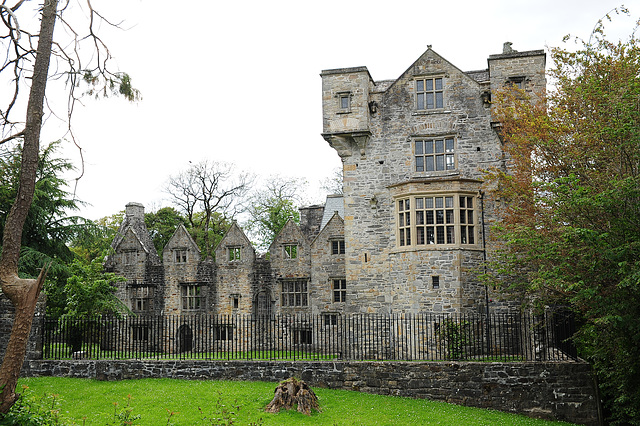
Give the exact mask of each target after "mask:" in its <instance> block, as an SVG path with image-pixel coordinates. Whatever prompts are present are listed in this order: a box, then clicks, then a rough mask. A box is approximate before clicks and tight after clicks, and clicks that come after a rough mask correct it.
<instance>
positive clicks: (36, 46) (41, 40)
mask: <svg viewBox="0 0 640 426" xmlns="http://www.w3.org/2000/svg"><path fill="white" fill-rule="evenodd" d="M12 3H13V5H10V4H9V3H8V2H7V1H3V2H2V4H0V17H1V18H2V25H1V26H0V31H2V33H1V34H0V38H1V39H2V40H3V47H5V49H4V51H5V52H6V54H5V55H4V56H3V63H2V66H0V77H1V79H2V81H3V82H4V81H9V82H10V84H11V87H12V89H13V90H6V91H3V96H2V98H3V99H1V100H0V102H1V103H2V105H3V106H2V107H0V128H1V129H2V135H1V136H0V137H1V138H2V139H0V145H4V144H9V143H13V142H15V141H22V142H23V145H22V158H21V163H20V164H21V165H20V174H19V176H20V177H19V185H18V189H17V195H16V198H15V201H14V203H13V204H12V206H11V209H10V210H9V213H8V214H7V217H6V219H5V222H4V229H3V241H2V253H1V254H0V287H1V288H2V292H3V293H4V294H5V295H6V296H7V297H8V298H9V300H10V301H11V303H12V304H13V306H14V307H15V308H16V309H15V312H16V314H15V317H14V326H13V329H12V331H11V336H10V338H9V342H8V345H7V349H6V354H5V357H4V360H3V362H2V366H1V367H0V413H6V412H7V411H8V410H9V408H11V406H12V405H13V403H14V402H15V401H16V398H17V397H16V394H15V386H16V382H17V380H18V376H19V374H20V369H21V367H22V363H23V361H24V355H25V352H26V344H27V339H28V337H29V331H30V330H31V323H32V321H33V314H34V311H35V307H36V302H37V299H38V295H39V293H40V291H41V289H42V286H43V283H44V280H45V277H46V272H47V271H46V268H42V269H41V271H40V273H39V274H38V277H37V278H35V279H34V278H22V277H20V276H19V273H18V263H19V259H20V256H21V248H22V236H23V229H24V225H25V221H26V220H27V216H28V213H29V209H30V207H31V203H32V201H33V199H34V193H35V192H36V188H35V185H36V178H37V172H38V155H39V151H40V131H41V128H42V125H43V117H44V116H45V103H44V98H45V91H46V88H47V83H48V82H49V81H52V80H55V78H56V77H58V78H64V77H66V79H67V83H68V84H67V85H66V88H67V94H68V96H69V98H68V100H69V102H68V103H67V105H68V107H69V109H68V110H67V115H66V116H67V117H71V114H72V111H73V108H74V106H75V102H76V101H77V99H78V96H80V94H78V93H76V89H77V88H78V87H80V82H81V81H84V82H85V83H87V84H88V85H89V92H90V94H92V95H96V94H102V95H107V94H110V93H120V94H122V95H123V96H125V97H126V98H127V99H130V100H134V99H137V98H138V97H139V94H138V92H137V91H136V90H135V89H133V88H132V87H131V84H130V83H131V80H130V78H129V77H128V76H126V75H125V74H122V73H111V72H110V71H109V70H108V69H107V68H106V66H107V64H108V63H109V60H108V59H109V57H110V54H109V51H108V49H107V48H106V46H105V44H104V43H103V42H102V40H101V39H100V38H99V37H98V36H97V34H98V26H99V25H100V24H103V23H106V24H109V22H108V21H107V20H105V19H104V18H103V17H102V16H101V15H100V14H98V13H96V12H95V11H94V10H93V8H92V6H91V2H90V1H87V3H86V6H87V9H85V10H84V12H85V13H84V14H81V15H82V16H84V17H86V16H87V15H88V17H89V19H88V31H87V36H84V34H82V33H81V32H80V31H79V29H78V28H75V29H74V28H72V27H70V22H71V20H72V16H69V19H60V20H59V21H60V23H61V25H63V27H66V29H67V30H68V31H62V32H59V33H56V34H59V37H71V38H72V39H71V40H69V39H67V40H61V39H58V40H54V27H55V24H56V21H58V18H59V16H60V15H62V14H63V13H65V12H68V11H69V10H71V9H73V7H70V5H69V4H66V5H65V7H64V8H62V9H61V10H58V1H57V0H47V1H45V2H44V4H43V5H42V6H41V5H40V4H39V2H34V1H27V0H16V1H15V2H12ZM30 6H33V7H31V8H30ZM27 9H30V10H27ZM34 16H36V17H39V19H33V17H34ZM36 40H37V42H36ZM86 43H89V46H91V48H90V49H82V48H81V47H82V46H83V45H84V44H86ZM54 46H55V49H56V50H55V52H54V51H53V47H54ZM81 52H83V53H82V54H81ZM87 53H88V57H87V56H84V55H86V54H87ZM52 58H53V59H54V60H55V61H56V63H55V65H56V66H55V67H52V68H53V69H54V70H55V72H54V73H53V74H52V75H49V69H50V66H49V65H50V62H51V59H52ZM85 59H87V60H85ZM50 77H51V78H50ZM27 81H28V83H27ZM22 89H26V90H22ZM23 93H24V94H28V99H25V97H24V96H23ZM23 105H26V108H23V107H22V106H23ZM47 106H48V105H47ZM16 116H17V117H23V118H21V119H16V118H15V117H16ZM22 120H24V121H22Z"/></svg>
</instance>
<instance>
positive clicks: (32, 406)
mask: <svg viewBox="0 0 640 426" xmlns="http://www.w3.org/2000/svg"><path fill="white" fill-rule="evenodd" d="M59 406H60V397H59V395H57V394H46V393H45V394H44V395H43V396H42V397H37V396H36V395H35V394H34V392H33V391H32V390H31V389H29V387H28V386H25V385H23V386H22V393H20V394H19V397H18V400H17V401H16V403H15V404H14V405H13V406H12V407H11V409H10V410H9V412H8V413H7V414H5V415H2V414H0V426H54V425H62V424H64V423H62V421H61V420H60V408H59Z"/></svg>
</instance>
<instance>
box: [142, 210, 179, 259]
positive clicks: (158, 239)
mask: <svg viewBox="0 0 640 426" xmlns="http://www.w3.org/2000/svg"><path fill="white" fill-rule="evenodd" d="M144 223H145V225H146V226H147V230H148V231H149V235H151V239H152V240H153V245H154V246H155V248H156V250H157V252H158V255H159V256H160V257H162V250H163V249H164V246H165V245H167V243H168V242H169V239H170V238H171V236H172V235H173V233H174V232H175V231H176V229H177V228H178V225H180V224H184V223H186V219H185V217H184V216H183V215H181V214H180V213H178V211H177V210H176V209H174V208H173V207H163V208H161V209H159V210H158V211H156V212H151V213H145V215H144Z"/></svg>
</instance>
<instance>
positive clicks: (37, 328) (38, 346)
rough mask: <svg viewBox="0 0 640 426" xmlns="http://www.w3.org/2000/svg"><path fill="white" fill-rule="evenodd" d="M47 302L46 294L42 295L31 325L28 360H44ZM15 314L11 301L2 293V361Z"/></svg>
mask: <svg viewBox="0 0 640 426" xmlns="http://www.w3.org/2000/svg"><path fill="white" fill-rule="evenodd" d="M46 300H47V298H46V296H45V294H44V293H40V297H39V298H38V304H37V305H36V312H35V315H34V318H33V323H32V324H31V334H30V335H29V341H28V342H27V353H26V355H25V358H26V359H39V358H42V322H43V320H44V313H45V306H46ZM14 314H15V308H14V307H13V305H12V304H11V301H10V300H9V299H8V298H7V297H6V296H5V295H4V294H3V293H2V292H1V291H0V361H2V360H3V359H4V354H5V351H6V349H7V344H9V337H10V336H11V329H12V328H13V317H14Z"/></svg>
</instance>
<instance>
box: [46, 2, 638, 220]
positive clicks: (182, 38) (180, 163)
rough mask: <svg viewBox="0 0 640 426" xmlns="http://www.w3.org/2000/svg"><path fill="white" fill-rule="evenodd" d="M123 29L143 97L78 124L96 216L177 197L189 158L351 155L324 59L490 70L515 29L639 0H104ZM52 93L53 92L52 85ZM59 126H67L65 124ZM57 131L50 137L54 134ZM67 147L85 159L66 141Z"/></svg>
mask: <svg viewBox="0 0 640 426" xmlns="http://www.w3.org/2000/svg"><path fill="white" fill-rule="evenodd" d="M92 3H93V5H94V7H95V8H96V9H98V10H102V11H103V13H104V14H105V15H106V16H108V17H109V18H110V19H112V20H114V21H118V20H121V19H124V20H125V23H124V26H125V27H130V29H129V30H128V31H125V32H111V31H110V32H108V33H105V41H106V42H107V43H108V45H109V46H110V49H111V51H112V53H113V55H114V57H115V58H116V61H117V64H118V66H119V68H120V69H121V70H123V71H126V72H128V73H129V74H130V75H131V76H132V78H133V83H134V85H135V86H136V87H137V88H138V89H140V90H141V92H142V95H143V100H142V101H141V102H138V103H135V104H128V103H127V102H126V101H124V100H123V99H116V98H113V99H108V100H102V101H99V102H94V101H88V102H86V103H85V106H84V107H83V108H80V109H78V110H77V111H76V114H75V116H74V119H73V120H74V122H73V125H74V128H75V131H76V135H77V138H78V141H79V142H80V143H81V145H82V147H83V149H84V153H85V167H86V171H85V175H84V177H83V178H82V180H81V181H80V182H79V185H78V188H77V196H78V198H79V199H81V200H84V201H86V202H88V203H90V206H87V207H85V208H83V209H82V210H81V212H80V214H81V215H82V216H84V217H87V218H89V219H97V218H100V217H103V216H106V215H110V214H113V213H116V212H118V211H120V210H122V209H124V206H125V204H126V203H128V202H130V201H137V202H141V203H143V204H144V205H145V206H146V207H147V211H150V210H155V209H157V208H159V207H162V206H166V205H169V202H168V201H167V200H166V195H164V194H163V192H162V188H163V186H164V184H165V182H166V180H167V178H168V176H169V175H171V174H176V173H177V172H179V171H182V170H184V169H186V168H187V167H188V165H189V162H190V161H192V162H194V163H196V162H198V161H200V160H203V159H208V160H214V161H228V162H233V163H235V165H236V167H237V168H238V169H239V170H246V171H250V172H253V173H255V174H257V175H260V176H268V175H270V174H276V173H277V174H281V175H285V176H293V177H304V178H306V179H307V180H308V181H309V184H310V187H309V188H310V189H309V191H308V193H309V198H310V200H309V201H314V202H317V201H321V193H319V192H318V191H316V188H317V187H318V186H319V182H320V181H321V180H322V179H324V178H326V177H328V176H330V175H331V174H332V171H333V170H334V169H335V168H337V167H340V160H339V157H338V155H337V154H336V153H335V151H333V150H332V149H331V148H330V147H329V146H328V144H327V143H326V142H325V141H324V140H323V138H322V137H321V136H320V133H321V131H322V111H321V80H320V77H319V73H320V71H321V70H323V69H331V68H343V67H353V66H362V65H364V66H366V67H367V68H368V69H369V72H370V73H371V75H372V76H373V78H374V79H375V80H384V79H395V78H397V77H399V76H400V74H402V72H404V71H405V70H406V69H407V68H408V67H409V66H410V65H411V63H412V62H413V61H414V60H416V59H417V58H418V57H419V56H420V55H421V54H422V53H423V52H424V51H425V50H426V49H427V45H432V47H433V49H434V50H435V51H436V52H438V53H439V54H440V55H442V56H443V57H444V58H446V59H447V60H449V61H451V62H452V63H453V64H454V65H456V66H458V67H459V68H461V69H462V70H465V71H468V70H475V69H484V68H486V67H487V61H486V59H487V57H488V55H490V54H495V53H501V51H502V43H503V42H505V41H511V42H512V43H513V48H514V49H517V50H533V49H542V48H545V49H546V48H547V47H550V46H558V45H560V44H561V42H562V37H563V36H564V35H566V34H571V35H576V36H581V37H583V38H588V37H589V34H590V32H591V30H592V29H593V27H594V25H595V24H596V22H597V20H598V19H600V18H601V17H603V16H604V15H605V14H606V13H607V12H609V11H610V10H611V9H612V8H614V7H616V6H620V5H621V4H624V5H625V6H627V7H628V8H629V9H630V10H631V15H632V17H631V18H630V17H626V16H624V17H620V18H617V19H616V20H615V22H614V24H612V25H611V27H610V28H612V29H613V28H614V26H615V27H622V28H624V30H626V33H629V32H630V31H631V29H632V28H633V22H634V19H635V18H637V17H638V16H640V1H639V0H633V1H625V2H624V3H622V2H621V1H619V0H615V1H614V0H554V1H550V0H535V1H528V0H527V1H518V0H495V1H493V0H485V1H467V0H464V1H456V0H449V1H441V2H436V1H426V0H420V1H413V0H395V1H388V2H387V1H376V0H366V1H361V0H355V1H350V0H342V1H340V0H323V1H317V2H313V1H301V0H296V1H288V0H287V1H285V0H274V1H264V0H250V1H238V0H229V1H209V0H200V1H196V0H190V1H165V0H153V1H151V0H100V1H98V0H93V2H92ZM52 95H53V94H49V96H52ZM58 137H59V136H58ZM45 142H46V141H45ZM65 155H66V156H67V157H69V158H71V159H72V160H73V161H74V162H76V163H78V162H79V157H78V155H77V153H76V152H75V151H74V150H72V149H71V147H70V144H67V149H66V150H65Z"/></svg>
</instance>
